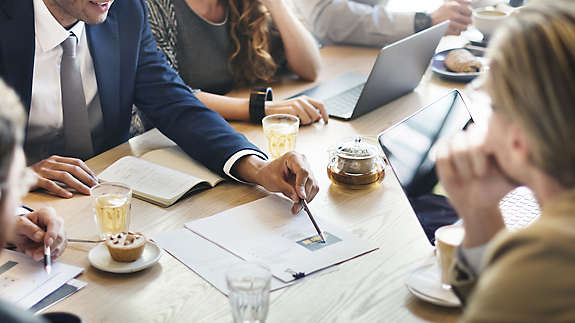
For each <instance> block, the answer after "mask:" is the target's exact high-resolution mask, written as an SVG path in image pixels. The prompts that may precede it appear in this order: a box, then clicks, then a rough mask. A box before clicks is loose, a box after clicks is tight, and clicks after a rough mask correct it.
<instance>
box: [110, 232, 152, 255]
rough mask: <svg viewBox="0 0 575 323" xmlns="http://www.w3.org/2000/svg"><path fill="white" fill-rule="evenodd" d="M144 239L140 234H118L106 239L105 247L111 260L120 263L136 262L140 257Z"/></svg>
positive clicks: (144, 243) (144, 242) (144, 244)
mask: <svg viewBox="0 0 575 323" xmlns="http://www.w3.org/2000/svg"><path fill="white" fill-rule="evenodd" d="M145 246H146V237H145V236H144V235H143V234H141V233H134V232H120V233H116V234H113V235H111V236H109V237H108V238H107V239H106V247H108V251H110V256H112V259H114V260H116V261H121V262H132V261H136V260H137V259H138V258H140V257H141V256H142V253H143V252H144V247H145Z"/></svg>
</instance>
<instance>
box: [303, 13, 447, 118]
mask: <svg viewBox="0 0 575 323" xmlns="http://www.w3.org/2000/svg"><path fill="white" fill-rule="evenodd" d="M448 26H449V21H445V22H443V23H440V24H438V25H435V26H433V27H431V28H428V29H426V30H423V31H421V32H419V33H417V34H414V35H411V36H409V37H407V38H404V39H402V40H400V41H397V42H395V43H393V44H390V45H388V46H386V47H384V48H383V49H381V51H380V52H379V55H378V56H377V60H376V61H375V64H374V65H373V68H372V69H371V73H370V74H369V77H367V79H366V77H365V76H364V75H363V74H354V73H347V74H344V75H342V76H340V77H338V78H336V79H333V80H331V81H328V82H325V83H322V84H320V85H318V86H316V87H313V88H311V89H309V90H306V91H304V92H302V93H300V94H298V95H296V96H299V95H307V96H309V97H311V98H314V99H318V100H322V101H323V102H324V104H325V107H326V109H327V112H328V113H329V115H330V116H332V117H336V118H340V119H344V120H350V119H354V118H357V117H359V116H361V115H364V114H366V113H368V112H370V111H372V110H374V109H376V108H379V107H381V106H382V105H384V104H386V103H389V102H391V101H393V100H395V99H396V98H398V97H400V96H402V95H404V94H407V93H409V92H410V91H412V90H413V89H414V88H415V87H416V86H417V85H418V84H419V81H420V80H421V77H422V76H423V74H424V73H425V71H426V69H427V67H428V66H429V62H430V61H431V58H432V57H433V54H434V53H435V49H436V47H437V44H439V41H440V40H441V37H443V35H444V34H445V31H446V30H447V27H448Z"/></svg>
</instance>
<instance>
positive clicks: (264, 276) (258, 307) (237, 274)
mask: <svg viewBox="0 0 575 323" xmlns="http://www.w3.org/2000/svg"><path fill="white" fill-rule="evenodd" d="M271 277H272V275H271V273H270V271H269V269H267V268H266V267H264V266H262V265H259V264H255V263H248V262H246V263H242V264H238V265H236V266H233V267H232V268H231V269H230V270H229V271H228V272H227V275H226V282H227V285H228V290H229V295H228V296H229V300H230V306H231V310H232V316H233V318H234V323H263V322H265V321H266V317H267V315H268V309H269V298H270V281H271Z"/></svg>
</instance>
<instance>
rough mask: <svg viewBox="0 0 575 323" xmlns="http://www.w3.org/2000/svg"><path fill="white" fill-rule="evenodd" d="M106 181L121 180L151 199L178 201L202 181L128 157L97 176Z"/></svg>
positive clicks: (138, 193) (137, 192)
mask: <svg viewBox="0 0 575 323" xmlns="http://www.w3.org/2000/svg"><path fill="white" fill-rule="evenodd" d="M98 177H99V178H100V179H101V180H103V181H105V182H116V183H122V184H124V185H127V186H129V187H131V188H132V190H133V191H134V194H135V195H138V196H142V197H144V198H147V199H150V200H152V201H157V202H163V203H164V204H171V203H167V202H170V201H172V202H173V201H175V200H177V199H178V198H180V197H181V196H182V195H184V194H185V193H186V192H187V191H188V190H190V189H191V188H192V187H194V186H196V185H197V184H199V183H201V182H202V180H201V179H198V178H196V177H192V176H190V175H188V174H184V173H181V172H178V171H175V170H172V169H169V168H166V167H164V166H160V165H156V164H154V163H151V162H148V161H145V160H143V159H140V158H136V157H132V156H126V157H122V158H120V159H118V160H117V161H116V162H115V163H113V164H112V165H110V166H109V167H108V168H106V169H105V170H104V171H103V172H101V173H100V175H99V176H98Z"/></svg>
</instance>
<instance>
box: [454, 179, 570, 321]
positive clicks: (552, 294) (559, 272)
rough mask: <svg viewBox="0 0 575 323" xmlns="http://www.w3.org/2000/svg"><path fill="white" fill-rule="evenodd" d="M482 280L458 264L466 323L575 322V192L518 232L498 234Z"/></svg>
mask: <svg viewBox="0 0 575 323" xmlns="http://www.w3.org/2000/svg"><path fill="white" fill-rule="evenodd" d="M484 261H485V264H486V265H485V267H484V268H485V269H484V270H483V271H482V272H481V275H480V277H479V279H478V278H477V277H476V276H475V275H474V273H473V271H472V270H470V267H469V266H468V265H467V264H465V262H464V260H463V259H461V258H460V259H458V262H457V264H456V268H455V271H454V273H453V274H454V275H453V279H452V283H453V286H454V289H455V290H457V291H458V292H459V296H460V297H462V298H463V299H464V300H465V303H466V308H465V312H464V314H463V318H462V321H463V322H575V190H572V191H569V192H567V193H564V194H562V195H561V196H559V197H557V198H555V199H554V200H553V201H550V202H549V203H547V204H546V205H545V207H544V208H543V209H542V214H541V217H540V218H539V220H537V222H535V223H534V224H532V225H531V226H529V227H527V228H525V229H523V230H520V231H518V232H514V233H509V232H502V233H500V234H498V235H497V236H496V237H495V238H494V240H493V241H492V243H491V244H490V246H489V248H488V250H487V251H486V254H485V258H484Z"/></svg>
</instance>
